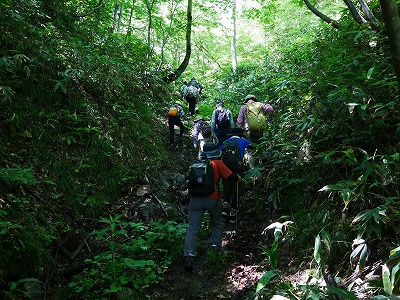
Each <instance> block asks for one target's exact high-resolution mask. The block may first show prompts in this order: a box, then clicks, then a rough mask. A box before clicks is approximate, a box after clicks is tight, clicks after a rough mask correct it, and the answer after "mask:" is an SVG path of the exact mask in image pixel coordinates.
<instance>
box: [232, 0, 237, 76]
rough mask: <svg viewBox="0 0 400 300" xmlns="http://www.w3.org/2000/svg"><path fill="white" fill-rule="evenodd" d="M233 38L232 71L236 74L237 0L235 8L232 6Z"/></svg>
mask: <svg viewBox="0 0 400 300" xmlns="http://www.w3.org/2000/svg"><path fill="white" fill-rule="evenodd" d="M232 23H233V24H232V25H233V31H232V40H231V55H232V71H233V74H236V67H237V57H236V0H233V8H232Z"/></svg>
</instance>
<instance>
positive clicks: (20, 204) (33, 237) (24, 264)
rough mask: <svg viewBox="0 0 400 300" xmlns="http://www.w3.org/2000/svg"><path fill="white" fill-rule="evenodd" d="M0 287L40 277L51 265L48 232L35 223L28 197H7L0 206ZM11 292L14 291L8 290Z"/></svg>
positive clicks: (48, 230)
mask: <svg viewBox="0 0 400 300" xmlns="http://www.w3.org/2000/svg"><path fill="white" fill-rule="evenodd" d="M0 238H1V245H2V247H1V250H0V253H1V256H2V260H1V262H0V286H3V284H4V283H6V282H7V281H8V280H9V279H11V278H14V279H15V278H17V279H22V278H26V277H27V276H38V277H39V276H43V275H44V273H45V271H46V268H47V266H48V265H49V264H50V263H51V262H52V256H51V248H50V245H51V241H52V239H53V238H54V237H53V233H52V231H51V228H50V229H47V228H46V227H45V226H43V225H41V224H38V223H37V222H36V220H35V212H34V211H33V210H32V203H31V202H30V201H29V200H28V199H27V198H17V197H15V196H10V198H9V199H8V200H7V202H6V205H4V206H0ZM11 292H15V291H14V289H11Z"/></svg>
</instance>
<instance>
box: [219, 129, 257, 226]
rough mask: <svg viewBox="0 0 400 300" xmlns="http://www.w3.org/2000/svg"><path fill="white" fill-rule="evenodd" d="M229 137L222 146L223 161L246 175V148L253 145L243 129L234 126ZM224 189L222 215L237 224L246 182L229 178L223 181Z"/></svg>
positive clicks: (240, 174)
mask: <svg viewBox="0 0 400 300" xmlns="http://www.w3.org/2000/svg"><path fill="white" fill-rule="evenodd" d="M229 136H230V138H229V139H227V140H226V141H225V142H224V143H223V144H222V146H221V148H220V150H221V152H222V155H221V159H222V162H223V163H224V164H225V165H226V166H227V167H228V168H229V169H230V170H231V171H232V172H233V173H235V174H239V176H240V177H242V178H243V177H244V172H245V171H246V169H247V167H246V165H245V163H244V155H245V152H246V149H247V148H249V147H251V146H250V142H249V141H248V140H247V139H246V138H245V135H244V132H243V129H242V128H240V127H235V128H232V130H231V133H230V134H229ZM222 186H223V189H224V203H223V212H222V215H223V217H224V218H225V220H226V221H227V222H229V223H235V222H236V224H237V220H238V219H237V218H238V201H239V196H240V195H241V194H243V192H244V188H245V186H244V182H242V181H241V182H240V183H236V182H231V181H227V180H223V181H222Z"/></svg>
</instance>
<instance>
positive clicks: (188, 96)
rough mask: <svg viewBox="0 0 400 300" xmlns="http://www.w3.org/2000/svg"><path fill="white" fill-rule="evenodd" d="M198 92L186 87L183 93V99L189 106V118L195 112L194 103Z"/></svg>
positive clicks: (189, 86) (192, 87) (193, 88)
mask: <svg viewBox="0 0 400 300" xmlns="http://www.w3.org/2000/svg"><path fill="white" fill-rule="evenodd" d="M199 96H200V94H199V90H198V89H197V88H196V87H195V86H193V85H188V86H187V87H186V89H185V90H184V92H183V99H184V100H186V101H187V103H188V105H189V116H193V115H194V114H195V112H196V103H197V102H198V100H199Z"/></svg>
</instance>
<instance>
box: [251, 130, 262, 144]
mask: <svg viewBox="0 0 400 300" xmlns="http://www.w3.org/2000/svg"><path fill="white" fill-rule="evenodd" d="M263 135H264V132H263V131H250V139H251V142H252V143H255V144H259V143H260V140H261V138H262V137H263Z"/></svg>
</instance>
